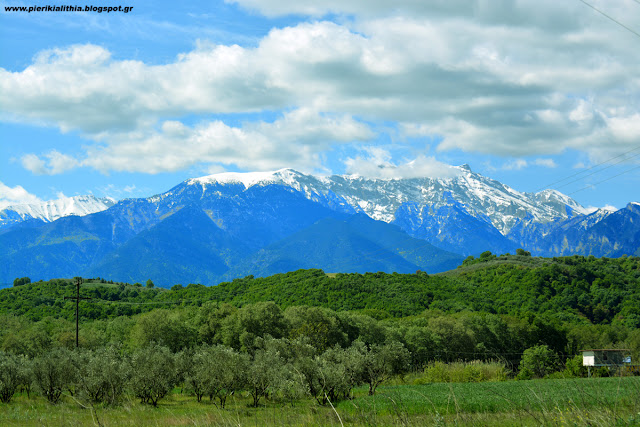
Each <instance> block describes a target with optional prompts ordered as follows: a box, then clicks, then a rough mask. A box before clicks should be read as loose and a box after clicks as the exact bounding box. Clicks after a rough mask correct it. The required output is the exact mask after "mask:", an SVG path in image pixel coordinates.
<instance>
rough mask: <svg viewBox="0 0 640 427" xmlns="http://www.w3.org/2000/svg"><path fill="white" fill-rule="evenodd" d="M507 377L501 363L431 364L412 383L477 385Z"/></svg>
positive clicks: (507, 371) (507, 373)
mask: <svg viewBox="0 0 640 427" xmlns="http://www.w3.org/2000/svg"><path fill="white" fill-rule="evenodd" d="M508 377H509V370H508V369H507V367H506V366H505V365H504V363H501V362H495V361H490V362H483V361H480V360H476V361H473V362H453V363H443V362H431V363H430V364H429V365H428V366H427V367H426V368H425V369H424V373H423V374H422V375H421V376H419V377H418V378H415V379H414V381H413V383H414V384H427V383H478V382H484V381H505V380H506V379H508Z"/></svg>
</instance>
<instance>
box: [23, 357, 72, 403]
mask: <svg viewBox="0 0 640 427" xmlns="http://www.w3.org/2000/svg"><path fill="white" fill-rule="evenodd" d="M32 366H33V371H32V372H33V380H34V382H35V384H36V386H37V388H38V390H39V391H40V392H41V393H42V395H43V396H44V397H45V398H46V399H47V400H48V401H49V402H50V403H58V401H59V400H60V398H61V397H62V392H63V391H64V390H65V389H69V390H71V389H72V387H73V386H74V385H75V383H76V380H77V375H78V371H77V369H76V367H77V363H76V360H75V358H74V355H73V353H72V352H71V350H68V349H66V348H64V347H60V348H55V349H53V350H52V351H50V352H48V353H45V354H42V355H40V356H38V357H36V358H35V359H34V360H33V365H32Z"/></svg>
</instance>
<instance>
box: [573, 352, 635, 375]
mask: <svg viewBox="0 0 640 427" xmlns="http://www.w3.org/2000/svg"><path fill="white" fill-rule="evenodd" d="M580 351H581V352H582V366H586V367H587V369H588V371H589V376H591V368H592V367H602V366H606V367H608V368H616V369H619V368H621V367H623V366H627V365H630V364H631V357H630V356H629V351H630V350H629V349H626V348H600V349H588V350H580Z"/></svg>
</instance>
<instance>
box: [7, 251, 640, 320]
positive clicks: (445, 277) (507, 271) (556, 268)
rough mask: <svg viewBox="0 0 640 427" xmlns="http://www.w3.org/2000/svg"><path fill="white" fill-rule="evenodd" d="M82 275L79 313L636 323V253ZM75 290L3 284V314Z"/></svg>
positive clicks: (67, 313)
mask: <svg viewBox="0 0 640 427" xmlns="http://www.w3.org/2000/svg"><path fill="white" fill-rule="evenodd" d="M105 282H107V281H106V280H105V279H86V283H84V284H83V285H82V290H81V294H82V295H83V296H86V297H90V298H91V300H87V301H83V302H82V303H81V316H82V318H85V319H100V318H112V317H115V316H119V315H131V314H136V313H141V312H146V311H150V310H152V309H154V308H171V307H176V306H190V305H193V306H199V305H202V304H203V303H204V302H207V301H214V302H227V303H230V304H232V305H235V306H242V305H245V304H247V303H254V302H259V301H274V302H276V303H277V304H278V305H280V306H281V307H282V308H286V307H289V306H294V305H307V306H321V307H327V308H331V309H333V310H336V311H340V310H357V311H364V312H366V313H367V314H369V315H372V316H373V317H377V318H384V317H404V316H409V315H414V314H418V313H421V312H423V311H424V310H427V309H432V310H433V309H438V310H441V311H444V312H449V313H452V312H460V311H477V312H487V313H496V314H506V315H513V316H517V317H523V316H527V315H528V314H533V313H537V314H545V313H546V314H552V315H554V317H556V318H557V319H558V320H564V321H569V322H584V321H590V322H592V323H595V324H600V323H603V324H606V323H612V322H613V323H621V324H625V325H627V326H629V327H632V328H637V327H640V304H638V301H640V258H638V257H623V258H619V259H608V258H594V257H581V256H571V257H563V258H553V259H551V258H538V257H530V256H527V255H503V256H495V255H492V254H491V253H489V252H485V253H484V254H483V255H482V256H481V257H480V258H475V259H474V258H473V257H469V258H467V260H465V262H464V263H463V265H462V266H460V267H459V268H458V269H457V270H453V271H450V272H447V273H443V274H438V275H428V274H426V273H423V272H416V273H415V274H395V273H394V274H386V273H366V274H357V273H353V274H341V273H337V274H325V272H323V271H322V270H299V271H294V272H290V273H286V274H276V275H273V276H269V277H265V278H253V277H251V276H249V277H245V278H244V279H236V280H234V281H232V282H224V283H221V284H219V285H218V286H212V287H206V286H203V285H198V284H190V285H187V286H182V285H175V286H173V287H172V288H171V290H167V289H160V288H153V287H147V286H143V285H140V284H134V285H130V284H123V283H108V282H107V283H105ZM74 294H75V285H73V284H72V283H71V280H65V279H54V280H50V281H48V282H36V283H30V284H25V285H21V286H16V287H13V288H8V289H2V290H0V314H14V315H24V316H26V317H27V318H30V319H32V320H40V319H42V318H45V317H47V316H52V317H63V318H66V319H72V318H73V316H74V312H75V311H74V310H75V305H74V304H75V303H74V302H73V301H72V300H69V299H65V297H69V296H73V295H74Z"/></svg>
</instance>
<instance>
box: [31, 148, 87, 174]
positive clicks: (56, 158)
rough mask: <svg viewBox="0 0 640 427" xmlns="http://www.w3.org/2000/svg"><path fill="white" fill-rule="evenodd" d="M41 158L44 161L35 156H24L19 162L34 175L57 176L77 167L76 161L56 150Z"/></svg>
mask: <svg viewBox="0 0 640 427" xmlns="http://www.w3.org/2000/svg"><path fill="white" fill-rule="evenodd" d="M43 157H44V158H45V159H46V160H43V159H42V158H40V157H38V156H37V155H35V154H25V155H24V156H22V158H21V159H20V161H21V163H22V166H23V167H24V168H25V169H27V170H28V171H30V172H32V173H34V174H36V175H58V174H61V173H63V172H66V171H68V170H71V169H74V168H76V167H77V166H79V162H78V161H77V160H76V159H74V158H73V157H71V156H69V155H67V154H62V153H60V152H59V151H57V150H51V151H49V152H48V153H46V154H44V156H43Z"/></svg>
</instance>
